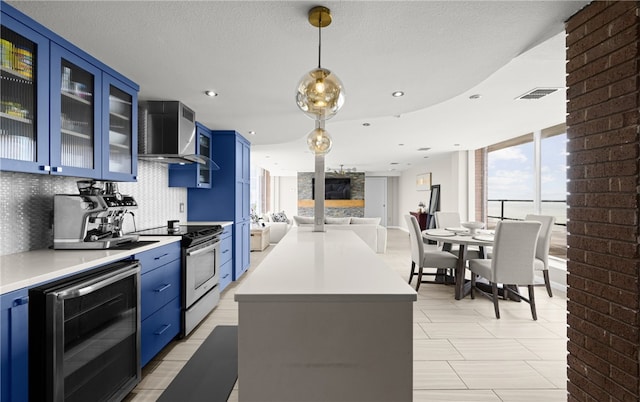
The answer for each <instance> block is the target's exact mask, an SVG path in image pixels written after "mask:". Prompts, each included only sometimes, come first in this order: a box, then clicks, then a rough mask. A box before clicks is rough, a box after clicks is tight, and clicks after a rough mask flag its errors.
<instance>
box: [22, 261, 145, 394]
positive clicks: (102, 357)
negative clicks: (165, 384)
mask: <svg viewBox="0 0 640 402" xmlns="http://www.w3.org/2000/svg"><path fill="white" fill-rule="evenodd" d="M139 282H140V265H139V264H138V262H137V261H134V260H124V261H121V262H117V263H114V264H110V265H107V266H104V267H102V268H98V269H96V270H92V271H90V272H88V273H83V274H80V275H75V276H72V277H70V278H65V279H62V280H59V281H56V282H52V283H48V284H46V285H43V286H40V287H36V288H33V289H31V290H30V291H29V398H30V400H31V401H56V402H57V401H70V402H72V401H120V400H122V399H123V398H124V397H125V396H126V395H127V394H128V393H129V392H130V391H131V390H132V389H133V388H134V387H135V385H136V384H137V383H138V382H139V381H140V290H139Z"/></svg>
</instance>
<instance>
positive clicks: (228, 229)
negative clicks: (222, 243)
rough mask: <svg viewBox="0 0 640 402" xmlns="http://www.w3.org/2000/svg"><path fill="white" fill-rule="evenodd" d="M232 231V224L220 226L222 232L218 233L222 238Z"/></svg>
mask: <svg viewBox="0 0 640 402" xmlns="http://www.w3.org/2000/svg"><path fill="white" fill-rule="evenodd" d="M232 231H233V225H227V226H223V227H222V234H221V235H220V238H221V239H224V238H225V237H227V236H231V232H232Z"/></svg>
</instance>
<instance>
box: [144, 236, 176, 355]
mask: <svg viewBox="0 0 640 402" xmlns="http://www.w3.org/2000/svg"><path fill="white" fill-rule="evenodd" d="M134 258H135V259H137V260H138V261H140V265H141V269H140V320H141V330H140V347H141V351H140V364H141V365H142V366H145V365H146V364H147V363H149V361H151V359H152V358H153V357H154V356H155V355H157V354H158V352H160V351H161V350H162V349H163V348H164V347H165V346H166V345H167V344H168V343H169V342H171V341H172V340H173V339H174V338H175V337H176V336H177V335H178V333H179V332H180V303H181V293H180V289H181V259H180V258H181V254H180V242H174V243H171V244H168V245H166V246H163V247H156V248H154V249H152V250H149V251H145V252H142V253H139V254H136V255H135V256H134Z"/></svg>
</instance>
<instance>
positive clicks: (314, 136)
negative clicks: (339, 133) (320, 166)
mask: <svg viewBox="0 0 640 402" xmlns="http://www.w3.org/2000/svg"><path fill="white" fill-rule="evenodd" d="M307 145H308V146H309V150H311V152H313V153H314V154H316V155H324V154H326V153H329V151H331V146H332V145H333V142H332V141H331V136H330V135H329V133H328V132H327V131H326V130H325V129H324V128H321V127H317V128H315V129H314V130H313V131H311V132H310V133H309V136H308V137H307Z"/></svg>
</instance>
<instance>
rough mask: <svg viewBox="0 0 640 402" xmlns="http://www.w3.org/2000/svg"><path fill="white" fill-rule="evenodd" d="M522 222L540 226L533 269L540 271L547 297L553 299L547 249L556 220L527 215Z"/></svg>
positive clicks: (547, 216)
mask: <svg viewBox="0 0 640 402" xmlns="http://www.w3.org/2000/svg"><path fill="white" fill-rule="evenodd" d="M524 220H525V221H537V222H540V223H541V224H542V226H541V227H540V234H539V235H538V243H537V245H536V261H535V263H534V268H535V270H536V271H542V276H543V277H544V286H546V288H547V293H548V294H549V297H553V293H551V281H550V280H549V247H550V245H551V231H552V230H553V225H554V224H555V222H556V218H555V217H553V216H549V215H533V214H529V215H527V216H526V217H525V218H524ZM540 286H542V285H540Z"/></svg>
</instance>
